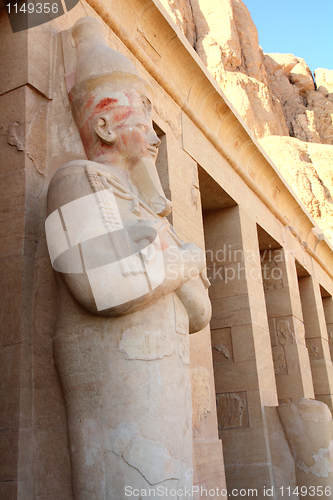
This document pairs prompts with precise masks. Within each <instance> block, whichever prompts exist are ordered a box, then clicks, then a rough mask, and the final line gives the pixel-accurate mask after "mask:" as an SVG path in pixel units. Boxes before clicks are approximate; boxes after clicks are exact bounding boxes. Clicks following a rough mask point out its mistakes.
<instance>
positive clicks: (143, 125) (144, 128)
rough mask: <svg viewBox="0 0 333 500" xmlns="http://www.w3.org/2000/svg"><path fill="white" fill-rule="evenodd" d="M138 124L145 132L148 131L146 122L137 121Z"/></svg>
mask: <svg viewBox="0 0 333 500" xmlns="http://www.w3.org/2000/svg"><path fill="white" fill-rule="evenodd" d="M136 126H137V128H139V129H140V130H143V131H144V132H146V130H147V127H146V125H145V124H144V123H137V124H136Z"/></svg>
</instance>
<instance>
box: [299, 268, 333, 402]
mask: <svg viewBox="0 0 333 500" xmlns="http://www.w3.org/2000/svg"><path fill="white" fill-rule="evenodd" d="M299 290H300V295H301V301H302V309H303V317H304V326H305V339H306V346H307V348H308V351H309V356H310V363H311V372H312V378H313V386H314V392H315V397H316V399H318V400H319V401H323V402H324V403H326V404H327V405H328V406H329V407H330V409H331V411H332V409H333V407H332V402H333V367H332V361H331V354H330V348H329V343H328V334H327V327H326V320H325V313H324V307H323V302H322V298H321V292H320V286H319V284H318V283H316V282H315V281H314V279H313V278H312V276H307V277H303V278H300V279H299Z"/></svg>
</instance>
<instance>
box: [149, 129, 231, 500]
mask: <svg viewBox="0 0 333 500" xmlns="http://www.w3.org/2000/svg"><path fill="white" fill-rule="evenodd" d="M162 160H163V158H161V160H160V164H159V165H158V167H159V173H160V175H161V174H162V175H161V177H162V182H163V187H164V189H165V190H166V191H167V192H168V190H169V193H170V197H171V200H172V204H173V210H172V214H171V216H172V224H173V227H174V228H175V230H176V231H177V234H178V235H179V236H180V238H182V239H183V240H184V241H186V242H188V241H191V242H192V243H195V244H196V245H197V246H198V247H199V248H201V249H202V251H203V252H205V241H204V234H203V224H202V210H201V197H200V191H199V180H198V165H197V163H196V161H195V160H193V158H191V157H190V156H189V155H188V154H187V153H185V151H184V150H183V149H182V148H181V147H180V145H179V144H178V143H177V142H176V141H175V140H173V139H172V138H171V137H169V136H168V137H165V156H164V168H163V165H162ZM163 171H164V175H163ZM207 293H208V292H207ZM190 367H191V383H192V415H193V421H192V425H193V484H194V486H195V488H198V487H199V488H200V490H201V488H202V495H200V491H199V492H196V490H195V493H194V500H199V499H201V498H205V496H204V495H205V491H206V490H207V491H209V490H211V493H210V494H209V498H210V499H212V500H214V499H215V498H216V500H217V499H223V498H226V497H225V496H223V495H222V494H221V490H225V488H226V484H225V473H224V464H223V453H222V443H221V439H219V436H218V430H217V415H216V406H215V386H214V372H213V361H212V348H211V335H210V328H209V325H208V326H207V327H206V328H204V329H203V330H201V331H200V332H197V333H194V334H191V335H190ZM212 489H215V491H216V490H217V489H218V493H216V495H215V496H214V495H212ZM207 498H208V496H207Z"/></svg>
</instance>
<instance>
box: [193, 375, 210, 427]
mask: <svg viewBox="0 0 333 500" xmlns="http://www.w3.org/2000/svg"><path fill="white" fill-rule="evenodd" d="M191 382H192V384H191V385H192V398H193V404H192V406H193V429H194V432H195V434H197V433H198V432H199V430H200V427H201V422H202V420H203V419H204V418H205V417H206V415H207V413H210V411H211V405H210V387H209V372H208V370H206V368H203V367H202V366H199V367H198V368H193V369H192V370H191Z"/></svg>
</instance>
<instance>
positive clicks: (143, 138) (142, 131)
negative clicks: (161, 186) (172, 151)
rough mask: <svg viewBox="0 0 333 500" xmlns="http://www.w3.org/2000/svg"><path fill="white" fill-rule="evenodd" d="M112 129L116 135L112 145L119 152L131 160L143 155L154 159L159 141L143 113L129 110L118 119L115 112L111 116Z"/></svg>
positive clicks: (117, 114)
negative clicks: (122, 117)
mask: <svg viewBox="0 0 333 500" xmlns="http://www.w3.org/2000/svg"><path fill="white" fill-rule="evenodd" d="M123 116H124V115H123ZM112 129H113V131H114V132H115V134H116V136H117V138H116V141H115V143H114V145H113V146H112V147H113V148H115V149H116V150H117V152H118V153H119V154H121V155H122V156H124V157H126V158H128V159H130V160H132V161H136V160H138V159H140V158H143V157H145V158H151V159H153V160H154V161H155V160H156V156H157V149H158V146H159V144H160V142H161V141H160V140H159V138H158V137H157V135H156V134H155V131H154V129H153V127H152V125H151V123H150V122H149V121H148V120H147V119H146V118H145V117H144V116H143V114H141V113H140V112H135V111H134V112H133V110H130V111H127V112H125V117H124V119H122V120H119V113H117V112H116V113H114V116H113V117H112Z"/></svg>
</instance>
